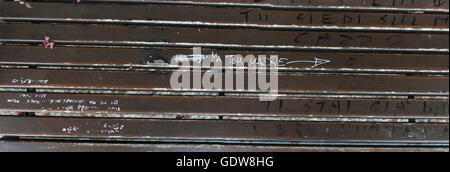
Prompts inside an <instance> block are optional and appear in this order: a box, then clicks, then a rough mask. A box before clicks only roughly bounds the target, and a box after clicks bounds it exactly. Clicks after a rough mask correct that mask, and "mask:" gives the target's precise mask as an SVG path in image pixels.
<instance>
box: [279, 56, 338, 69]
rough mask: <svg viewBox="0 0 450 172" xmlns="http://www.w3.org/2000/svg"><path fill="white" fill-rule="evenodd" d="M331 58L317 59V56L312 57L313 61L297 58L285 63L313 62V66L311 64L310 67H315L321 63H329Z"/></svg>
mask: <svg viewBox="0 0 450 172" xmlns="http://www.w3.org/2000/svg"><path fill="white" fill-rule="evenodd" d="M330 62H331V60H326V59H319V58H317V57H314V61H312V60H297V61H290V62H287V64H293V63H314V66H311V68H315V67H317V66H320V65H323V64H327V63H330Z"/></svg>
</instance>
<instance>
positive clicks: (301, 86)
mask: <svg viewBox="0 0 450 172" xmlns="http://www.w3.org/2000/svg"><path fill="white" fill-rule="evenodd" d="M244 75H246V74H244ZM171 76H172V72H122V71H79V70H36V69H0V87H9V88H11V87H16V88H68V89H71V88H72V89H113V90H114V89H119V90H120V89H123V90H154V91H158V90H172V89H171V86H170V78H171ZM246 76H247V75H246ZM191 78H192V77H191ZM235 78H236V77H235ZM278 80H279V89H278V90H279V92H280V93H302V92H327V93H334V92H367V93H371V92H372V93H373V92H382V93H386V94H391V93H410V92H413V93H443V94H445V93H446V94H448V88H449V86H448V77H423V76H378V75H373V76H370V75H368V76H366V75H336V76H333V75H279V76H278ZM244 81H245V89H248V85H247V84H248V82H247V81H248V80H247V79H246V77H245V78H244ZM223 83H224V82H223ZM191 86H192V82H191ZM191 88H193V87H191ZM223 88H224V87H223ZM235 88H236V87H235ZM202 90H204V91H208V90H207V89H202ZM185 91H189V89H185ZM230 91H232V90H230Z"/></svg>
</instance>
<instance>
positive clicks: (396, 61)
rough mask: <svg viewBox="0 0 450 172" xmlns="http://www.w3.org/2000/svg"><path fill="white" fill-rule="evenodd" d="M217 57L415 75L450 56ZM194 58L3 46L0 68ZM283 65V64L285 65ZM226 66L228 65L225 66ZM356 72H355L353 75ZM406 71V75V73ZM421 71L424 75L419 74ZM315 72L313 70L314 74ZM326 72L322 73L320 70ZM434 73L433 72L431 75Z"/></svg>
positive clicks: (156, 51) (443, 65) (441, 67)
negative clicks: (274, 59) (273, 59)
mask: <svg viewBox="0 0 450 172" xmlns="http://www.w3.org/2000/svg"><path fill="white" fill-rule="evenodd" d="M213 53H216V54H218V55H219V56H220V57H221V59H222V61H223V62H225V56H226V55H237V54H240V55H242V56H244V57H245V56H246V55H255V56H257V55H266V56H267V58H269V56H270V55H278V56H279V58H286V59H288V60H287V61H285V62H284V63H283V64H281V63H280V65H284V66H280V69H286V70H301V69H305V68H310V67H311V66H313V65H314V64H312V63H294V64H287V63H286V62H288V61H295V60H314V58H320V59H327V60H330V61H331V62H330V63H327V64H323V65H320V66H318V67H317V68H318V69H325V70H344V71H346V70H350V71H351V72H363V71H361V70H359V69H362V70H368V71H372V72H386V73H394V72H396V70H398V71H397V72H402V71H403V72H404V73H408V72H414V70H418V71H416V72H423V73H427V72H426V71H423V70H435V71H447V73H448V69H449V57H448V55H436V54H434V55H428V54H376V53H330V52H315V53H312V52H283V51H233V50H211V49H203V52H202V54H206V55H209V54H213ZM180 54H182V55H190V54H193V51H192V50H191V49H180V48H170V49H165V48H162V49H160V48H153V49H122V48H81V47H57V48H55V49H53V50H49V49H45V48H43V47H40V46H0V64H4V65H13V64H15V65H42V66H90V67H95V66H97V67H98V66H103V67H108V66H109V67H130V66H134V67H136V68H139V67H147V68H151V67H155V66H158V67H167V65H169V64H170V61H171V59H172V58H173V57H174V56H176V55H180ZM282 62H283V61H282ZM223 65H225V63H224V64H223ZM352 70H353V71H352ZM405 70H406V71H405ZM420 70H422V71H420ZM312 71H314V70H312ZM318 71H323V70H318ZM429 72H432V71H429Z"/></svg>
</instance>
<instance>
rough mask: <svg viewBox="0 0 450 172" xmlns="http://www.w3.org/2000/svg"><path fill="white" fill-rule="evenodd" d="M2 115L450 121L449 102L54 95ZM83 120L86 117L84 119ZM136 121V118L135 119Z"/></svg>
mask: <svg viewBox="0 0 450 172" xmlns="http://www.w3.org/2000/svg"><path fill="white" fill-rule="evenodd" d="M0 102H1V103H0V105H1V107H2V108H1V109H2V110H7V111H27V112H31V111H32V112H42V114H46V113H48V112H64V113H69V112H77V113H95V114H100V113H105V114H106V115H105V116H108V115H107V114H108V113H120V114H126V113H146V114H141V115H139V117H147V118H151V117H152V115H151V114H173V115H178V114H183V115H185V116H186V118H188V119H189V118H190V117H189V116H190V115H191V114H192V115H195V116H197V115H198V114H200V115H212V116H218V115H228V116H235V117H238V118H239V117H274V118H277V117H294V118H295V117H297V118H299V117H305V118H327V117H329V118H343V117H361V118H437V119H439V118H441V119H448V115H449V114H448V110H447V109H448V107H449V105H448V100H414V99H412V100H401V99H400V100H396V99H391V100H389V99H373V100H370V99H330V98H328V99H326V98H323V99H311V98H309V99H285V98H281V99H279V100H276V101H273V102H270V103H268V102H261V101H259V99H258V98H233V97H188V96H185V97H181V96H143V95H138V96H136V95H135V96H132V95H95V94H94V95H91V94H51V93H0ZM81 116H82V115H81ZM134 116H138V115H137V114H134Z"/></svg>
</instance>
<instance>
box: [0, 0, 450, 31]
mask: <svg viewBox="0 0 450 172" xmlns="http://www.w3.org/2000/svg"><path fill="white" fill-rule="evenodd" d="M99 8H101V9H102V10H101V11H100V10H97V9H99ZM260 15H261V16H260ZM0 16H2V17H18V18H61V19H70V18H72V19H73V20H76V19H108V20H110V19H114V20H152V21H189V22H192V21H198V22H208V23H216V24H217V25H220V24H221V23H242V24H261V25H268V24H269V25H289V26H292V25H297V26H353V27H355V26H357V27H400V28H402V27H408V28H423V27H427V28H431V27H435V28H448V15H446V14H401V13H400V14H399V13H362V12H346V13H343V12H333V11H282V10H265V9H255V8H236V7H235V8H216V7H204V6H173V5H144V4H134V5H124V4H89V3H88V4H80V5H78V6H75V7H74V5H73V4H63V3H32V8H23V5H20V4H19V3H16V2H1V3H0ZM43 21H45V20H41V22H43ZM67 22H70V21H69V20H67ZM136 24H139V22H136ZM272 27H274V28H276V26H272ZM380 30H384V29H380ZM404 31H408V29H404ZM447 32H448V30H447Z"/></svg>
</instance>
